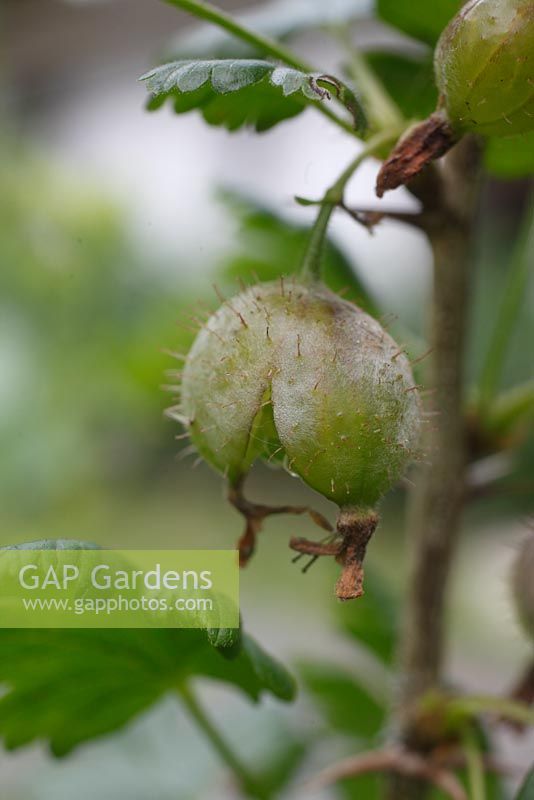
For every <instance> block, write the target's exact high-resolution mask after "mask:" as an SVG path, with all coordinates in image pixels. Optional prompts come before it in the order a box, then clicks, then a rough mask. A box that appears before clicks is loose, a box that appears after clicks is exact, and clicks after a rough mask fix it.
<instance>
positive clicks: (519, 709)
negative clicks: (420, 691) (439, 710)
mask: <svg viewBox="0 0 534 800" xmlns="http://www.w3.org/2000/svg"><path fill="white" fill-rule="evenodd" d="M448 710H449V711H450V712H451V713H453V714H462V715H469V716H476V715H478V714H488V713H489V714H496V715H498V716H500V717H503V718H504V719H508V720H511V721H512V722H519V723H521V724H522V725H534V711H533V710H532V709H531V708H529V707H528V706H527V705H526V704H525V703H519V702H517V701H516V700H510V699H509V698H507V697H493V696H491V695H488V696H486V695H472V696H467V697H459V698H457V699H455V700H451V701H450V702H449V703H448Z"/></svg>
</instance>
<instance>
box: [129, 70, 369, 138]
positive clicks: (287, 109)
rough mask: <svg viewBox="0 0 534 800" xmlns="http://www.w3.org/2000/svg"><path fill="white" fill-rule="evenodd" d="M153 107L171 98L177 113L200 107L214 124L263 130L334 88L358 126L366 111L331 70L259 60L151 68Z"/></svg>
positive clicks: (145, 77) (323, 97)
mask: <svg viewBox="0 0 534 800" xmlns="http://www.w3.org/2000/svg"><path fill="white" fill-rule="evenodd" d="M141 80H143V81H146V85H147V89H148V90H149V92H151V93H152V99H151V101H150V102H149V106H148V107H149V109H151V110H155V109H158V108H160V107H161V105H162V104H163V103H164V102H165V100H167V99H168V98H170V99H171V100H172V101H173V106H174V110H175V111H176V113H177V114H183V113H185V112H187V111H191V110H192V109H200V110H201V111H202V115H203V117H204V119H205V120H206V122H208V123H209V124H210V125H224V126H225V127H226V128H228V129H229V130H231V131H233V130H237V128H240V127H242V126H243V125H247V126H251V127H253V128H255V129H256V130H257V131H265V130H268V129H269V128H272V127H273V125H276V124H277V123H278V122H281V121H282V120H285V119H289V118H290V117H294V116H296V115H297V114H300V112H301V111H303V110H304V108H306V106H308V105H309V104H310V103H315V102H320V101H322V100H329V99H330V98H331V93H332V91H333V92H334V94H335V95H336V97H338V98H339V100H340V101H341V102H342V103H343V104H344V105H345V106H346V107H347V108H348V109H349V110H350V111H351V113H352V114H353V116H354V122H355V124H356V125H357V126H358V127H361V126H362V125H363V112H362V111H361V110H360V107H359V105H358V101H357V100H356V97H355V95H354V94H353V93H352V92H351V91H350V89H349V88H348V87H347V86H345V85H343V84H342V83H341V81H338V80H337V79H332V78H330V77H329V76H326V75H320V74H316V75H308V74H306V73H304V72H299V71H298V70H296V69H290V68H289V67H280V66H277V65H276V64H271V63H270V62H268V61H259V60H255V59H240V60H235V59H219V60H210V61H174V62H171V63H170V64H164V65H162V66H161V67H156V69H153V70H151V71H150V72H147V73H146V75H143V76H142V78H141Z"/></svg>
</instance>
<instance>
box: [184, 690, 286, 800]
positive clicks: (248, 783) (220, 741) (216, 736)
mask: <svg viewBox="0 0 534 800" xmlns="http://www.w3.org/2000/svg"><path fill="white" fill-rule="evenodd" d="M178 691H179V694H180V697H181V699H182V702H183V703H184V705H185V707H186V708H187V710H188V711H189V713H190V715H191V717H192V718H193V719H194V720H195V722H196V724H197V725H198V727H199V728H200V730H201V731H202V733H203V734H204V735H205V736H206V738H207V739H208V740H209V742H210V743H211V745H212V746H213V749H214V750H216V752H217V753H218V754H219V756H220V757H221V759H222V760H223V761H224V763H225V764H226V765H227V766H228V768H229V769H230V770H231V772H232V773H233V775H234V777H235V778H236V780H237V783H238V784H239V787H240V788H241V790H242V792H243V794H244V795H245V797H252V798H256V800H269V798H270V796H271V795H270V792H268V791H267V789H264V788H263V787H262V786H260V785H259V784H258V782H257V781H256V778H254V776H253V775H251V774H250V773H249V771H248V769H247V768H246V767H245V766H244V765H243V764H242V763H241V761H240V760H239V759H238V757H237V756H236V755H235V753H234V752H233V750H232V748H231V747H230V745H228V744H227V742H226V741H225V739H224V738H223V737H222V736H221V734H220V733H219V731H218V730H217V729H216V728H215V727H214V725H213V723H212V722H211V720H210V719H209V718H208V717H207V716H206V714H205V712H204V710H203V709H202V707H201V706H200V705H199V703H198V701H197V699H196V697H195V696H194V694H193V693H192V691H191V689H189V687H187V686H181V687H180V688H179V690H178Z"/></svg>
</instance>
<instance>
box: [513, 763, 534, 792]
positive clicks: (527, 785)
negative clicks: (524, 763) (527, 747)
mask: <svg viewBox="0 0 534 800" xmlns="http://www.w3.org/2000/svg"><path fill="white" fill-rule="evenodd" d="M515 800H534V764H533V765H532V767H531V768H530V772H529V773H528V775H527V777H526V778H525V781H524V783H523V785H522V786H521V788H520V790H519V792H518V793H517V795H516V798H515Z"/></svg>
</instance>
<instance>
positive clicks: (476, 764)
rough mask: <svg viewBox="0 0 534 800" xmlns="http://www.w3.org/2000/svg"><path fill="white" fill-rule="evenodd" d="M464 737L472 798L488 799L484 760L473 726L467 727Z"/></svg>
mask: <svg viewBox="0 0 534 800" xmlns="http://www.w3.org/2000/svg"><path fill="white" fill-rule="evenodd" d="M462 739H463V747H464V753H465V758H466V762H467V774H468V778H469V786H470V789H471V800H486V781H485V778H484V775H485V771H484V760H483V758H482V754H481V752H480V747H479V743H478V741H477V738H476V736H475V733H474V731H473V730H472V728H471V727H466V729H465V730H464V732H463V736H462Z"/></svg>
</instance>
